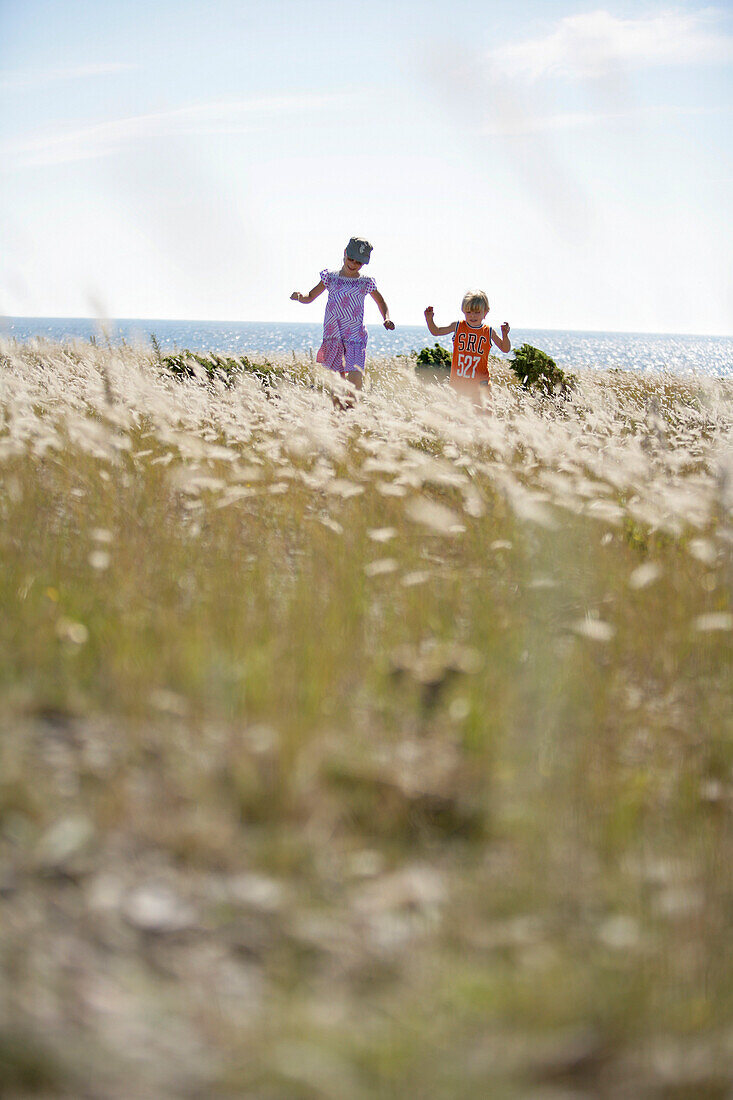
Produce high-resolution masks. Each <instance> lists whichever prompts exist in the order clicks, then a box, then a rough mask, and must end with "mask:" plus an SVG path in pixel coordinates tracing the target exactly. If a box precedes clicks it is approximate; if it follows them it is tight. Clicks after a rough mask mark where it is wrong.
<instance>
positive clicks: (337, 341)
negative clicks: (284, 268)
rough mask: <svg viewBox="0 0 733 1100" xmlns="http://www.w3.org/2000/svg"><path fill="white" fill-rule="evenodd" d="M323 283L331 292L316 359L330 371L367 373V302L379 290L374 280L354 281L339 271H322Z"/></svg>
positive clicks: (357, 279) (357, 278) (364, 277)
mask: <svg viewBox="0 0 733 1100" xmlns="http://www.w3.org/2000/svg"><path fill="white" fill-rule="evenodd" d="M320 274H321V282H322V283H323V285H324V286H325V288H326V290H327V291H328V301H327V302H326V313H325V315H324V318H323V343H322V344H321V346H320V348H319V349H318V354H317V356H316V360H317V362H319V363H323V365H324V367H328V368H329V370H337V371H340V372H342V373H343V372H345V371H352V370H360V371H363V370H364V361H365V358H366V344H367V330H366V328H365V327H364V299H365V298H366V296H367V294H371V293H372V291H374V290H376V289H377V284H376V283H375V281H374V279H370V278H368V277H367V276H365V275H357V277H356V278H355V279H349V278H348V276H345V275H339V273H338V272H337V271H322V272H321V273H320Z"/></svg>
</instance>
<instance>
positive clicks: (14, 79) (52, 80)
mask: <svg viewBox="0 0 733 1100" xmlns="http://www.w3.org/2000/svg"><path fill="white" fill-rule="evenodd" d="M137 68H138V66H137V65H133V64H131V63H128V62H124V61H99V62H95V63H92V64H88V65H69V66H65V67H62V68H58V69H33V70H29V71H26V72H0V91H3V92H16V91H27V90H29V89H35V88H46V87H48V85H49V84H56V83H58V82H60V81H64V80H85V79H88V78H89V77H95V76H114V75H116V74H117V73H124V72H129V71H130V70H131V69H137Z"/></svg>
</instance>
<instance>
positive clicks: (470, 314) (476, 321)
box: [462, 309, 489, 328]
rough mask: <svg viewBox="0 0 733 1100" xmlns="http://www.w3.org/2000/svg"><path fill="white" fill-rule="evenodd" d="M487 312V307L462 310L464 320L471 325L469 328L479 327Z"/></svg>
mask: <svg viewBox="0 0 733 1100" xmlns="http://www.w3.org/2000/svg"><path fill="white" fill-rule="evenodd" d="M488 312H489V311H488V309H464V310H462V313H463V316H464V317H465V318H466V321H467V323H468V324H469V325H470V326H471V328H480V327H481V325H482V324H483V323H484V317H485V316H486V314H487V313H488Z"/></svg>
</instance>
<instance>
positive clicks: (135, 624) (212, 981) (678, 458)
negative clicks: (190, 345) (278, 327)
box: [0, 342, 733, 1100]
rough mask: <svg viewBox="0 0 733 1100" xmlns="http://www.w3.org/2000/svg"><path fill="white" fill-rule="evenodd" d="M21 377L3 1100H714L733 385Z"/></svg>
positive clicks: (59, 372) (107, 360) (10, 560)
mask: <svg viewBox="0 0 733 1100" xmlns="http://www.w3.org/2000/svg"><path fill="white" fill-rule="evenodd" d="M276 367H277V369H278V371H279V374H280V380H279V384H278V385H277V386H275V387H267V386H263V385H262V384H261V383H260V381H258V379H257V378H256V377H249V376H246V375H245V376H243V377H241V378H240V379H239V380H238V381H237V382H236V384H235V385H232V386H228V385H227V384H226V383H225V381H224V380H221V381H216V380H215V381H213V382H210V381H208V380H207V379H206V376H205V372H203V371H201V372H200V376H199V377H198V378H195V379H192V380H188V381H186V382H181V381H178V380H176V379H174V378H172V377H171V376H170V375H168V374H166V372H165V371H164V370H162V369H161V367H160V364H159V362H158V361H157V360H156V358H155V357H154V356H153V355H151V354H150V353H149V352H147V351H146V350H144V349H136V348H130V347H121V348H109V347H108V348H95V347H92V346H90V345H83V344H77V345H64V346H62V345H57V344H47V343H42V342H38V343H33V344H27V345H18V344H13V343H5V344H3V345H2V347H1V348H0V417H1V419H0V507H1V508H2V524H1V526H0V563H1V566H2V568H1V571H0V600H1V606H2V609H3V614H2V617H1V618H0V652H1V653H2V655H3V656H2V664H1V667H0V967H1V968H2V970H1V972H2V973H3V974H4V976H5V981H4V982H2V983H0V1092H2V1090H3V1088H4V1089H5V1092H6V1093H7V1095H9V1096H20V1095H25V1094H28V1093H33V1092H34V1091H35V1092H36V1093H37V1094H39V1095H43V1096H44V1097H47V1096H57V1095H58V1096H61V1095H69V1096H85V1097H87V1096H88V1097H94V1098H97V1097H99V1098H100V1100H101V1098H104V1100H107V1098H110V1100H111V1098H118V1097H119V1098H123V1097H124V1098H129V1097H138V1096H140V1097H143V1096H145V1097H147V1096H150V1097H153V1096H155V1097H160V1098H166V1097H171V1098H173V1097H176V1098H179V1097H204V1096H205V1097H207V1098H208V1097H213V1096H217V1097H241V1096H247V1097H257V1098H262V1100H275V1098H278V1100H279V1098H283V1100H286V1098H287V1100H301V1098H302V1100H313V1098H321V1097H323V1098H329V1100H330V1098H334V1100H335V1098H342V1097H348V1098H352V1097H353V1098H355V1100H361V1098H362V1097H364V1098H366V1097H372V1096H380V1097H387V1096H390V1097H406V1096H410V1097H426V1098H430V1100H432V1098H436V1100H442V1098H446V1100H448V1098H450V1100H454V1098H463V1097H466V1098H468V1097H476V1096H482V1097H483V1096H486V1097H502V1098H503V1097H527V1096H532V1097H536V1098H542V1100H561V1098H569V1097H573V1098H577V1097H584V1096H589V1097H590V1096H594V1097H595V1096H608V1097H616V1096H619V1097H634V1098H636V1097H646V1096H649V1097H660V1098H661V1097H674V1098H675V1100H683V1098H687V1097H689V1098H690V1100H692V1098H693V1097H694V1098H698V1097H709V1098H717V1097H723V1096H727V1095H728V1093H729V1091H730V1090H731V1088H733V1014H732V1011H731V1010H732V1008H733V1005H732V1003H731V1002H732V1000H733V993H732V991H733V965H732V960H731V938H730V931H731V929H730V916H731V912H732V911H733V873H732V872H731V867H732V866H733V850H732V849H733V845H732V844H731V813H732V811H733V776H732V774H731V767H732V765H733V743H732V741H731V734H732V733H733V730H732V729H731V706H730V674H731V661H730V658H731V629H732V626H733V617H732V616H731V607H730V584H731V533H732V529H731V508H732V506H733V480H732V478H733V463H732V459H731V412H732V410H733V399H732V398H733V386H732V385H731V382H730V381H729V380H724V379H711V378H704V377H700V378H694V379H689V378H686V379H675V378H672V377H667V376H664V377H662V376H651V377H647V376H642V375H632V374H625V373H620V372H611V371H603V370H600V369H599V370H597V371H588V372H586V373H584V374H583V375H582V376H581V378H580V382H579V386H578V389H577V391H576V393H575V394H574V396H573V398H572V400H570V401H553V400H549V399H539V398H532V397H529V396H527V395H526V394H525V393H524V392H523V391H522V390H521V388H519V387H518V386H517V385H516V384H515V383H514V382H513V381H512V380H511V379H510V378H509V372H504V371H503V370H502V368H501V367H500V366H497V382H496V384H495V386H494V389H493V393H492V396H491V402H490V407H489V408H488V410H487V411H486V412H485V413H480V412H477V411H476V410H475V409H474V408H473V406H472V405H470V404H469V403H466V402H464V401H462V400H461V398H460V397H459V396H457V395H455V394H454V393H453V392H452V391H451V390H450V389H448V388H447V387H446V386H444V385H426V384H425V383H424V382H421V381H420V379H419V378H417V377H416V375H415V374H414V372H413V371H412V369H411V364H410V363H409V361H406V360H400V359H396V360H383V361H378V362H375V363H373V364H372V365H371V369H370V375H369V377H370V380H371V381H370V385H369V387H368V389H367V391H366V392H365V394H364V396H363V399H362V400H360V401H359V402H358V404H357V405H356V407H355V408H354V409H351V410H349V411H348V412H343V413H339V412H337V411H336V410H335V409H334V407H333V404H332V402H331V400H330V397H329V394H328V392H327V391H328V387H329V385H330V384H332V382H330V381H329V379H328V378H326V379H324V378H323V377H322V376H320V375H316V374H314V373H313V367H312V366H311V364H310V362H309V361H306V360H305V359H297V358H296V357H295V356H293V357H292V358H291V359H284V358H283V359H282V361H280V362H279V363H276Z"/></svg>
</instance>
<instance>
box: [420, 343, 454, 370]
mask: <svg viewBox="0 0 733 1100" xmlns="http://www.w3.org/2000/svg"><path fill="white" fill-rule="evenodd" d="M451 359H452V356H451V353H450V352H449V351H448V349H447V348H444V347H443V346H442V344H437V343H436V344H435V346H434V347H432V348H423V349H422V351H419V352H418V353H417V368H416V369H417V370H420V369H422V368H425V369H428V370H435V368H436V367H445V368H447V369H450V364H451Z"/></svg>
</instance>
